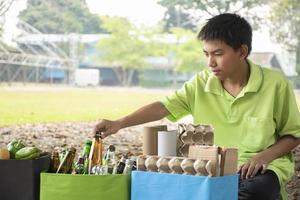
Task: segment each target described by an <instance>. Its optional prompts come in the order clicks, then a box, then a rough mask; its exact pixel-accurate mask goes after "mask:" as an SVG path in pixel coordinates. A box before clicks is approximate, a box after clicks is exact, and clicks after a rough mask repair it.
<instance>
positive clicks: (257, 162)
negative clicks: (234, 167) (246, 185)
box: [238, 154, 268, 179]
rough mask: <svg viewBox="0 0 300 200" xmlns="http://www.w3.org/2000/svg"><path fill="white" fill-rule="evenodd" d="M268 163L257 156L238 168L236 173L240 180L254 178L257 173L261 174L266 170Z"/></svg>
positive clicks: (260, 156)
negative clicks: (238, 174)
mask: <svg viewBox="0 0 300 200" xmlns="http://www.w3.org/2000/svg"><path fill="white" fill-rule="evenodd" d="M267 166H268V161H267V159H265V158H264V157H263V156H262V155H260V154H257V155H256V156H255V157H253V158H252V159H250V160H248V161H247V162H246V163H244V164H243V165H241V166H240V167H239V170H238V173H240V176H241V179H245V178H246V179H248V178H252V177H254V176H255V175H256V174H257V173H258V172H259V171H260V173H261V174H263V173H265V172H266V170H267Z"/></svg>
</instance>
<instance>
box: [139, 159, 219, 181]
mask: <svg viewBox="0 0 300 200" xmlns="http://www.w3.org/2000/svg"><path fill="white" fill-rule="evenodd" d="M137 170H140V171H151V172H161V173H173V174H186V175H196V176H215V174H213V171H214V170H213V165H212V164H211V161H210V160H203V159H190V158H183V157H165V156H145V155H144V156H138V158H137Z"/></svg>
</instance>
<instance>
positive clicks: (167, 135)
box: [157, 130, 178, 156]
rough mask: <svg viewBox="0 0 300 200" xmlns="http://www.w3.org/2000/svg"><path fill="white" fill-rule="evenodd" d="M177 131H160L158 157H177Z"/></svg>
mask: <svg viewBox="0 0 300 200" xmlns="http://www.w3.org/2000/svg"><path fill="white" fill-rule="evenodd" d="M177 133H178V132H177V130H173V131H158V137H157V141H158V142H157V144H158V146H157V154H158V156H177Z"/></svg>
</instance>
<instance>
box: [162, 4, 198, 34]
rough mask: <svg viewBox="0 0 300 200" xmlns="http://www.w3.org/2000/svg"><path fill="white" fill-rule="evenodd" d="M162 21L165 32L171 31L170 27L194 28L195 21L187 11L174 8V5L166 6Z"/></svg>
mask: <svg viewBox="0 0 300 200" xmlns="http://www.w3.org/2000/svg"><path fill="white" fill-rule="evenodd" d="M163 21H164V22H165V24H164V31H165V32H171V29H172V28H174V27H177V28H185V29H189V30H196V23H195V21H194V19H193V16H192V15H191V14H189V13H186V12H182V11H181V10H180V9H179V8H178V9H177V8H175V6H170V7H167V11H166V12H165V15H164V18H163Z"/></svg>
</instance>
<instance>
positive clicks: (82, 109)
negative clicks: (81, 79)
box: [0, 87, 170, 126]
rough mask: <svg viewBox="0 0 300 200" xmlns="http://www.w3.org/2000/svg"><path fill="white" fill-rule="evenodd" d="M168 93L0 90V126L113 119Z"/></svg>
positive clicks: (59, 89)
mask: <svg viewBox="0 0 300 200" xmlns="http://www.w3.org/2000/svg"><path fill="white" fill-rule="evenodd" d="M168 93H170V91H158V90H144V89H137V90H135V89H114V88H104V89H101V88H97V89H82V88H63V89H61V88H58V89H56V88H52V89H51V88H50V89H49V88H46V89H45V88H33V89H27V88H26V87H25V89H24V88H23V89H22V88H19V89H15V88H13V87H12V88H9V87H6V88H4V87H0V126H5V125H12V124H21V123H38V122H63V121H90V120H97V119H100V118H107V119H116V118H118V117H121V116H123V115H125V114H128V113H130V112H132V111H134V110H135V109H137V108H138V107H140V106H142V105H144V104H147V103H151V102H153V101H155V100H159V99H161V98H162V97H164V96H165V95H167V94H168Z"/></svg>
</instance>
